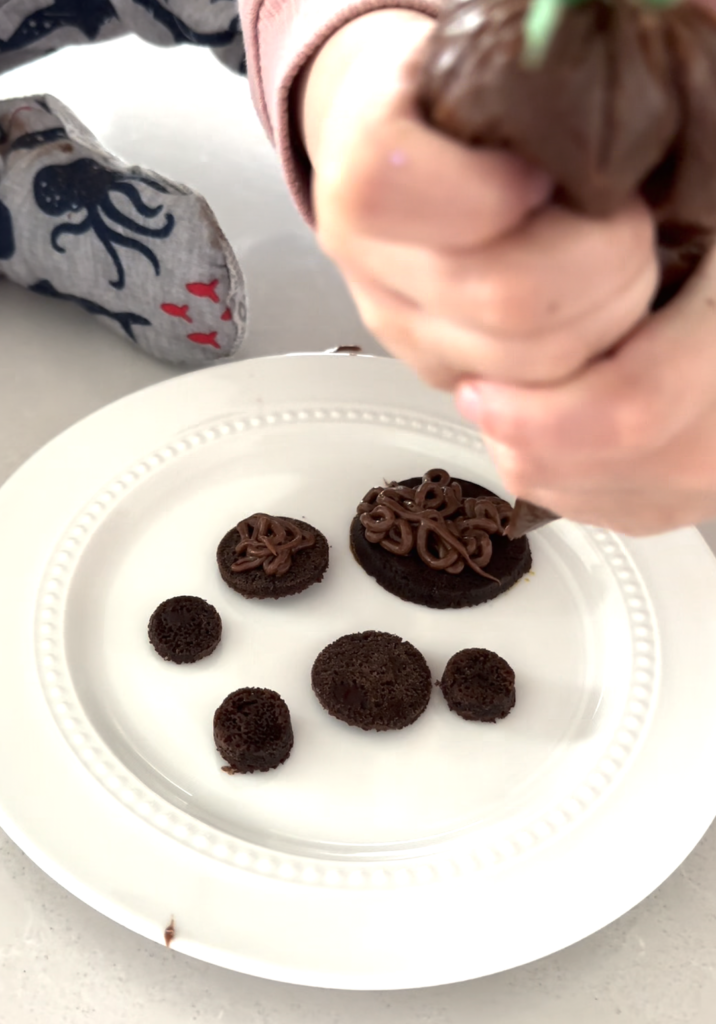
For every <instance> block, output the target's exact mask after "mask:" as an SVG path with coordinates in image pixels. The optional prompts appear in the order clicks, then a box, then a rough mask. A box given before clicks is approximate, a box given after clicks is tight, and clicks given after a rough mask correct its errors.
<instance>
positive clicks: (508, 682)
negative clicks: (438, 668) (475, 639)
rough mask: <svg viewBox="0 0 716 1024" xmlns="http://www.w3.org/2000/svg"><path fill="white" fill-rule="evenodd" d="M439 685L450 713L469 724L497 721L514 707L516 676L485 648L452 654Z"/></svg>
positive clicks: (505, 664)
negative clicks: (465, 719)
mask: <svg viewBox="0 0 716 1024" xmlns="http://www.w3.org/2000/svg"><path fill="white" fill-rule="evenodd" d="M438 686H439V687H440V689H441V690H442V691H443V695H444V697H445V700H446V701H447V704H448V707H449V708H450V710H451V711H454V712H455V713H456V714H458V715H460V717H461V718H467V719H468V720H469V721H471V722H496V721H497V719H498V718H505V716H506V715H509V713H510V711H511V710H512V708H513V707H514V706H515V673H514V672H513V671H512V669H511V668H510V666H509V665H508V664H507V662H506V661H505V659H504V658H501V657H500V656H499V654H495V653H494V652H493V651H488V650H486V649H485V648H484V647H472V648H468V649H467V650H464V651H458V652H457V654H453V656H452V658H450V661H449V662H448V663H447V665H446V666H445V671H444V673H443V677H442V679H441V680H440V682H439V683H438Z"/></svg>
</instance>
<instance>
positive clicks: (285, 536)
mask: <svg viewBox="0 0 716 1024" xmlns="http://www.w3.org/2000/svg"><path fill="white" fill-rule="evenodd" d="M236 532H237V533H238V535H239V538H240V540H239V543H238V544H237V545H236V548H235V549H234V554H235V555H236V561H235V562H234V563H233V564H232V566H231V571H232V572H250V571H251V570H252V569H261V568H263V571H264V572H265V573H266V575H267V576H285V575H286V573H287V572H288V570H289V569H290V568H291V565H292V564H293V556H294V554H295V553H296V552H297V551H302V550H303V549H304V548H312V547H313V545H314V544H315V543H316V534H315V532H314V531H313V530H312V529H311V528H310V527H309V526H306V527H304V528H299V527H298V526H297V525H296V524H295V523H293V522H291V520H290V519H284V518H283V517H282V516H270V515H267V514H266V513H265V512H256V513H255V514H254V515H252V516H249V517H248V519H242V520H241V522H240V523H239V524H238V526H237V527H236Z"/></svg>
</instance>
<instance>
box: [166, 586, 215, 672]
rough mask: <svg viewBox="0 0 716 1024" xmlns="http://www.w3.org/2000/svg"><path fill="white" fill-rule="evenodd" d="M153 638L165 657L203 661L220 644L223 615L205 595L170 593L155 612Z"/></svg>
mask: <svg viewBox="0 0 716 1024" xmlns="http://www.w3.org/2000/svg"><path fill="white" fill-rule="evenodd" d="M149 640H150V642H151V644H152V647H154V650H155V651H156V652H157V654H160V655H161V656H162V658H164V660H165V661H174V662H176V664H177V665H182V664H187V663H189V662H193V661H199V660H200V659H201V658H206V657H208V655H210V654H212V653H213V652H214V651H215V650H216V648H217V647H218V645H219V640H221V616H220V615H219V613H218V612H217V610H216V608H214V606H213V605H210V604H209V603H208V601H204V600H203V599H202V598H201V597H186V596H184V597H170V598H168V599H167V600H166V601H162V603H161V604H160V605H159V607H158V608H157V609H156V610H155V611H153V612H152V615H151V618H150V619H149Z"/></svg>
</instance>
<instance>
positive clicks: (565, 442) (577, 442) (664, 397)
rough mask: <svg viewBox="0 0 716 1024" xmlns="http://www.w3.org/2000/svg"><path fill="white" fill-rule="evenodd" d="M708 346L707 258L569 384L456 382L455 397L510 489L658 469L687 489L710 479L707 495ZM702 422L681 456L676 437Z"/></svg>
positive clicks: (715, 356) (715, 455)
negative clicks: (494, 454) (666, 301)
mask: <svg viewBox="0 0 716 1024" xmlns="http://www.w3.org/2000/svg"><path fill="white" fill-rule="evenodd" d="M715 339H716V254H712V256H711V257H710V258H709V260H708V261H707V263H706V264H705V266H704V268H703V269H702V271H701V272H699V273H698V274H697V275H696V277H695V278H694V280H693V281H692V283H691V284H690V286H689V287H687V289H686V290H685V291H684V293H683V294H682V295H681V296H680V297H679V298H678V299H676V300H675V301H674V302H673V303H671V304H670V305H669V306H668V307H667V308H666V309H664V310H663V311H662V312H660V313H658V314H657V315H655V316H653V317H652V318H650V320H649V321H648V322H647V323H646V324H645V325H644V326H643V327H641V328H639V329H637V331H635V332H634V334H633V335H632V336H631V337H630V338H628V339H627V340H626V341H625V342H624V343H623V344H622V345H621V346H620V347H619V349H617V351H616V352H615V353H614V354H613V355H611V356H610V357H608V358H605V359H602V360H600V361H599V362H597V363H595V364H593V365H592V366H591V367H588V368H587V369H585V370H584V372H582V373H581V374H579V375H577V376H576V377H575V378H574V379H573V380H571V381H568V382H566V383H564V384H561V385H557V386H547V387H515V386H511V385H503V384H497V383H494V382H491V381H479V382H478V381H464V382H463V383H462V384H461V385H460V386H459V388H458V389H457V394H456V397H457V401H458V405H459V407H460V408H461V409H462V411H463V413H464V414H465V415H466V416H468V418H470V419H472V420H473V421H475V422H478V423H479V424H480V426H481V427H482V429H483V430H484V431H485V433H486V434H487V435H489V436H490V438H491V439H492V440H493V441H494V442H496V443H497V444H499V445H501V446H502V449H501V457H502V460H503V461H504V462H505V463H507V462H508V461H509V462H510V466H509V470H508V472H509V473H510V476H511V480H510V484H511V485H514V486H515V487H516V489H517V490H520V489H522V490H525V491H528V492H530V491H532V492H534V490H535V488H538V487H539V488H555V487H556V486H557V485H559V486H560V487H562V488H567V487H569V488H572V489H577V490H578V489H580V488H582V487H587V488H593V487H595V486H606V485H607V484H610V485H612V486H624V487H626V488H629V487H633V486H636V485H638V484H639V483H644V484H645V483H647V482H648V480H649V478H650V476H653V475H655V474H656V475H657V476H658V475H661V474H663V473H664V472H665V471H668V472H669V473H670V474H671V478H672V479H674V480H682V482H683V484H684V486H686V484H687V478H686V476H685V475H684V474H687V475H688V484H689V487H694V486H696V484H697V482H698V479H699V474H700V473H701V474H702V475H703V474H707V475H708V474H711V475H710V487H711V489H714V485H713V480H714V478H715V477H714V471H715V470H716V422H715V421H714V409H715V408H716V344H715ZM700 425H701V427H702V428H703V431H702V432H703V433H704V436H705V438H706V441H705V445H702V444H701V442H700V441H699V442H698V444H697V443H691V444H690V445H689V446H686V445H684V450H683V451H682V450H681V449H680V448H679V444H680V439H683V438H684V437H686V436H687V435H689V434H691V433H693V431H694V430H696V431H697V432H698V431H699V429H700ZM698 436H699V437H701V434H698ZM709 452H710V453H711V456H710V459H709V457H708V456H709ZM509 453H511V454H509ZM667 453H668V458H669V459H671V460H672V461H671V464H669V465H667V461H666V460H667ZM700 467H702V469H703V472H702V469H701V468H700ZM665 479H666V477H665Z"/></svg>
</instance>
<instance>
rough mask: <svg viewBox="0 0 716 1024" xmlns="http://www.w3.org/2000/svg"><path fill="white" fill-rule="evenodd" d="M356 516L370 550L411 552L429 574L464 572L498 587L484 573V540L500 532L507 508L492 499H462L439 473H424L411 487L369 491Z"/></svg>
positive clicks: (487, 551)
mask: <svg viewBox="0 0 716 1024" xmlns="http://www.w3.org/2000/svg"><path fill="white" fill-rule="evenodd" d="M357 512H358V516H359V517H360V522H361V525H362V526H363V528H364V530H365V538H366V540H367V541H369V542H370V543H371V544H380V546H381V547H382V548H384V549H385V550H386V551H390V552H391V553H392V554H394V555H403V556H405V555H409V554H410V553H411V551H415V552H417V554H418V556H419V558H420V560H421V561H422V562H424V563H425V565H427V566H428V567H429V568H430V569H435V570H444V571H445V572H449V573H452V574H457V573H460V572H462V571H463V569H465V568H466V567H469V568H470V569H472V570H473V572H476V573H478V575H480V576H484V577H485V578H486V579H488V580H494V581H495V582H496V583H498V582H499V580H498V579H497V578H496V577H495V576H491V575H490V573H488V572H485V569H484V567H485V566H486V565H488V564H489V562H490V559H491V558H492V541H491V540H490V536H491V535H492V534H495V533H500V534H501V533H503V532H504V527H505V526H506V525H507V522H508V520H509V518H510V513H511V512H512V506H511V505H510V504H509V503H508V502H506V501H503V500H502V499H501V498H498V497H496V496H492V497H487V496H482V497H477V498H475V497H473V498H470V497H466V496H464V495H463V492H462V486H461V484H460V482H459V481H458V480H452V479H451V477H450V474H449V473H448V472H446V470H444V469H429V470H428V472H427V473H425V474H424V476H423V478H422V480H421V482H420V484H419V485H418V486H417V487H410V486H408V485H407V484H398V483H393V484H389V485H388V486H386V487H373V488H371V490H370V491H368V493H367V494H366V496H365V497H364V498H363V501H362V502H361V503H360V505H359V506H358V509H357Z"/></svg>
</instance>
